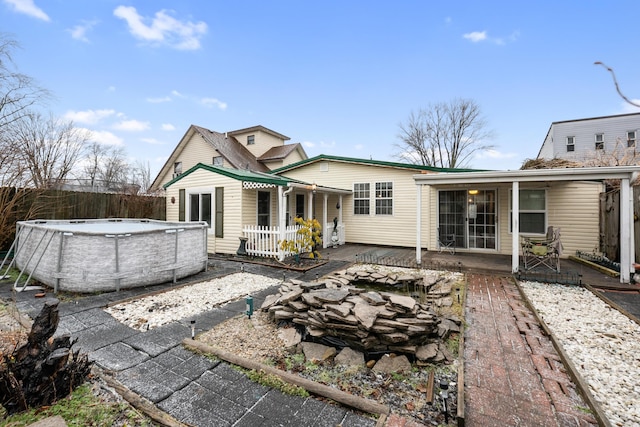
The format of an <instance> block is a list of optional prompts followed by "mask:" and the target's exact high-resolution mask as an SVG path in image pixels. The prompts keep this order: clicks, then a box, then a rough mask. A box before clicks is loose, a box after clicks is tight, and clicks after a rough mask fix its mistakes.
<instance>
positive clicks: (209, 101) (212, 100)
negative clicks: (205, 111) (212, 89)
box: [200, 98, 227, 110]
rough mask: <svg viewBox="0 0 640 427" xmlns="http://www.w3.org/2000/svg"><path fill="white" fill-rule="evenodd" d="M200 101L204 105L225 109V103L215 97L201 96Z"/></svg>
mask: <svg viewBox="0 0 640 427" xmlns="http://www.w3.org/2000/svg"><path fill="white" fill-rule="evenodd" d="M200 103H201V104H202V105H204V106H205V107H218V108H219V109H221V110H226V109H227V103H226V102H222V101H220V100H218V99H216V98H202V99H201V100H200Z"/></svg>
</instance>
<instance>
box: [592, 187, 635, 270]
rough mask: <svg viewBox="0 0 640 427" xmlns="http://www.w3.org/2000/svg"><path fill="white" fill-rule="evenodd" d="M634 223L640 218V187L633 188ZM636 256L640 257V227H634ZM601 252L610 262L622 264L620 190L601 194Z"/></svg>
mask: <svg viewBox="0 0 640 427" xmlns="http://www.w3.org/2000/svg"><path fill="white" fill-rule="evenodd" d="M632 191H633V212H634V214H633V223H634V225H637V223H638V219H639V218H640V199H639V197H640V187H632ZM634 241H635V254H636V256H635V257H634V260H638V259H639V258H638V256H639V255H640V227H638V226H634ZM600 251H601V252H602V253H603V254H604V255H605V256H606V257H607V258H609V259H610V260H612V261H617V262H620V190H613V191H608V192H606V193H601V194H600Z"/></svg>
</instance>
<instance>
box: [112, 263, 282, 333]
mask: <svg viewBox="0 0 640 427" xmlns="http://www.w3.org/2000/svg"><path fill="white" fill-rule="evenodd" d="M278 283H280V280H277V279H271V278H269V277H265V276H260V275H258V274H251V273H235V274H230V275H228V276H224V277H220V278H217V279H213V280H209V281H206V282H200V283H196V284H194V285H190V286H185V287H182V288H179V289H174V290H171V291H167V292H163V293H160V294H156V295H152V296H148V297H143V298H140V299H136V300H133V301H129V302H125V303H122V304H117V305H114V306H111V307H109V308H106V309H105V311H106V312H107V313H109V314H111V315H112V316H113V317H114V318H116V319H117V320H118V321H119V322H121V323H124V324H125V325H127V326H129V327H131V328H133V329H137V330H140V331H146V330H149V329H153V328H156V327H158V326H162V325H165V324H167V323H171V322H173V321H176V320H180V319H184V318H185V317H191V316H195V315H197V314H200V313H203V312H205V311H207V310H211V309H212V308H214V307H216V306H218V305H221V304H224V303H227V302H230V301H235V300H237V299H239V298H244V297H245V296H247V295H250V294H251V293H253V292H256V291H260V290H262V289H266V288H269V287H271V286H275V285H277V284H278Z"/></svg>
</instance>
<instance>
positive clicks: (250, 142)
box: [247, 135, 256, 145]
mask: <svg viewBox="0 0 640 427" xmlns="http://www.w3.org/2000/svg"><path fill="white" fill-rule="evenodd" d="M255 143H256V136H255V135H249V136H247V145H253V144H255Z"/></svg>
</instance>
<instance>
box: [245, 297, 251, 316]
mask: <svg viewBox="0 0 640 427" xmlns="http://www.w3.org/2000/svg"><path fill="white" fill-rule="evenodd" d="M244 301H245V302H246V303H247V311H246V315H247V316H249V319H251V315H252V314H253V297H252V296H251V295H247V297H246V298H245V299H244Z"/></svg>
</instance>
